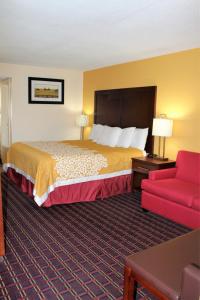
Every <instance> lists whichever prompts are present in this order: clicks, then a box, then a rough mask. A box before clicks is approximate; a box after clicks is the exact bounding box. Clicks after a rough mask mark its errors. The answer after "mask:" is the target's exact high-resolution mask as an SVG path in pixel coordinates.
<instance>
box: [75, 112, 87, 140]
mask: <svg viewBox="0 0 200 300" xmlns="http://www.w3.org/2000/svg"><path fill="white" fill-rule="evenodd" d="M77 125H78V126H80V127H81V136H80V137H81V140H83V138H84V127H86V126H87V125H88V116H87V115H85V114H81V115H80V116H79V117H78V119H77Z"/></svg>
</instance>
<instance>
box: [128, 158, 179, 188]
mask: <svg viewBox="0 0 200 300" xmlns="http://www.w3.org/2000/svg"><path fill="white" fill-rule="evenodd" d="M175 165H176V162H175V161H174V160H167V161H162V160H156V159H153V158H148V157H135V158H132V190H133V191H134V190H135V189H141V181H142V179H146V178H148V176H149V171H153V170H161V169H168V168H173V167H175Z"/></svg>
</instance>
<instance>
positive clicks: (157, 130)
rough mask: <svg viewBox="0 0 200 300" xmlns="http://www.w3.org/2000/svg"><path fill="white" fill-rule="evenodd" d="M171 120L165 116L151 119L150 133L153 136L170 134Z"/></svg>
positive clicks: (167, 135)
mask: <svg viewBox="0 0 200 300" xmlns="http://www.w3.org/2000/svg"><path fill="white" fill-rule="evenodd" d="M172 126H173V120H170V119H166V118H155V119H153V131H152V135H155V136H164V137H169V136H172Z"/></svg>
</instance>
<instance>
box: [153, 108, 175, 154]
mask: <svg viewBox="0 0 200 300" xmlns="http://www.w3.org/2000/svg"><path fill="white" fill-rule="evenodd" d="M172 127H173V120H170V119H168V118H167V116H166V115H165V114H162V115H160V116H159V117H158V118H154V119H153V130H152V135H153V136H158V137H159V140H158V156H157V157H156V159H159V160H168V158H166V157H165V139H166V137H170V136H172ZM161 138H163V147H162V156H161Z"/></svg>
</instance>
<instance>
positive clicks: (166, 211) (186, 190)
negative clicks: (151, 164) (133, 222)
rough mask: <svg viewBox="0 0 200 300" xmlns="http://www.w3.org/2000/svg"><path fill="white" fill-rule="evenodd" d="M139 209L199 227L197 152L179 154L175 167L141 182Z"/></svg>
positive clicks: (153, 173)
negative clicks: (140, 204)
mask: <svg viewBox="0 0 200 300" xmlns="http://www.w3.org/2000/svg"><path fill="white" fill-rule="evenodd" d="M141 202H142V207H143V208H145V209H147V210H149V211H152V212H154V213H156V214H159V215H162V216H163V217H165V218H168V219H171V220H173V221H175V222H177V223H180V224H183V225H185V226H187V227H190V228H199V227H200V153H195V152H189V151H179V153H178V155H177V160H176V167H175V168H171V169H164V170H157V171H151V172H150V173H149V179H144V180H143V181H142V201H141Z"/></svg>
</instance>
